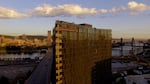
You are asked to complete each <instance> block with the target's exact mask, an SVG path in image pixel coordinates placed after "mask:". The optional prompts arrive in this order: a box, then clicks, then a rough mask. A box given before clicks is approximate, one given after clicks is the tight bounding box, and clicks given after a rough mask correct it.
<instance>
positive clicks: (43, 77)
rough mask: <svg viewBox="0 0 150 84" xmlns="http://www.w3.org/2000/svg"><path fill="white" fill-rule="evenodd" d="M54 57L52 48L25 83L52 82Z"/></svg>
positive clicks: (44, 83)
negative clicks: (51, 73) (51, 74)
mask: <svg viewBox="0 0 150 84" xmlns="http://www.w3.org/2000/svg"><path fill="white" fill-rule="evenodd" d="M52 57H53V56H52V50H50V51H49V52H48V53H47V54H46V56H45V57H44V58H43V60H42V61H41V62H40V63H39V65H38V66H37V68H36V69H35V71H34V72H33V73H32V75H31V76H30V77H29V78H28V80H27V81H26V83H25V84H50V72H51V66H52Z"/></svg>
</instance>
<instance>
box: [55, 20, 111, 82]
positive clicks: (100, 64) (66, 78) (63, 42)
mask: <svg viewBox="0 0 150 84" xmlns="http://www.w3.org/2000/svg"><path fill="white" fill-rule="evenodd" d="M111 42H112V35H111V30H110V29H96V28H93V27H92V25H90V24H74V23H69V22H65V21H56V24H55V28H54V30H53V53H54V58H53V59H54V62H53V70H52V73H53V76H52V77H53V78H54V79H52V82H53V84H111V48H112V46H111Z"/></svg>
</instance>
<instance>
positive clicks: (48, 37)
mask: <svg viewBox="0 0 150 84" xmlns="http://www.w3.org/2000/svg"><path fill="white" fill-rule="evenodd" d="M47 45H48V46H50V45H51V31H48V35H47Z"/></svg>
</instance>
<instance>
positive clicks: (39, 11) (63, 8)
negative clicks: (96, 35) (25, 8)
mask: <svg viewBox="0 0 150 84" xmlns="http://www.w3.org/2000/svg"><path fill="white" fill-rule="evenodd" d="M32 14H33V16H45V17H55V16H83V15H95V14H97V10H96V9H95V8H83V7H81V6H80V5H77V4H64V5H58V6H51V5H48V4H44V5H42V6H39V7H36V8H35V9H34V10H33V12H32Z"/></svg>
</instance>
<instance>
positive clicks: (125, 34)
mask: <svg viewBox="0 0 150 84" xmlns="http://www.w3.org/2000/svg"><path fill="white" fill-rule="evenodd" d="M56 20H62V21H67V22H73V23H76V24H81V23H88V24H92V25H93V27H96V28H98V29H112V37H113V38H121V37H122V38H132V37H134V38H137V39H149V38H150V1H149V0H0V34H5V35H15V36H16V35H22V34H26V35H47V31H48V30H51V31H52V29H53V28H54V25H55V21H56Z"/></svg>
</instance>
